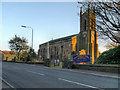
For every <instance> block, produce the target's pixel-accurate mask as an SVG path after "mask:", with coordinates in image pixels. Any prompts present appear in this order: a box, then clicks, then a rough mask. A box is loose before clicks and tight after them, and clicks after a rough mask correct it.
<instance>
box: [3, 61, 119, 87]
mask: <svg viewBox="0 0 120 90" xmlns="http://www.w3.org/2000/svg"><path fill="white" fill-rule="evenodd" d="M2 78H3V79H4V80H5V81H7V82H8V83H9V84H10V86H11V87H12V88H96V89H99V88H118V79H119V78H120V77H118V74H115V73H108V72H97V71H90V70H76V69H62V68H50V67H45V66H42V65H33V64H22V63H10V62H3V63H2ZM3 88H4V87H3Z"/></svg>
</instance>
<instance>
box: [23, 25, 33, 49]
mask: <svg viewBox="0 0 120 90" xmlns="http://www.w3.org/2000/svg"><path fill="white" fill-rule="evenodd" d="M21 27H23V28H30V29H31V30H32V49H33V28H32V27H28V26H25V25H22V26H21Z"/></svg>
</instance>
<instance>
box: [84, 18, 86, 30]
mask: <svg viewBox="0 0 120 90" xmlns="http://www.w3.org/2000/svg"><path fill="white" fill-rule="evenodd" d="M84 30H85V31H86V20H85V21H84Z"/></svg>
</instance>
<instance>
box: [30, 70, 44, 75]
mask: <svg viewBox="0 0 120 90" xmlns="http://www.w3.org/2000/svg"><path fill="white" fill-rule="evenodd" d="M28 72H31V73H34V74H38V75H42V76H43V75H45V74H42V73H37V72H33V71H28Z"/></svg>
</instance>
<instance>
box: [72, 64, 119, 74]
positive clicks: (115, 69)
mask: <svg viewBox="0 0 120 90" xmlns="http://www.w3.org/2000/svg"><path fill="white" fill-rule="evenodd" d="M73 68H76V69H86V70H96V71H103V72H114V73H120V65H106V64H105V65H102V64H73Z"/></svg>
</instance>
